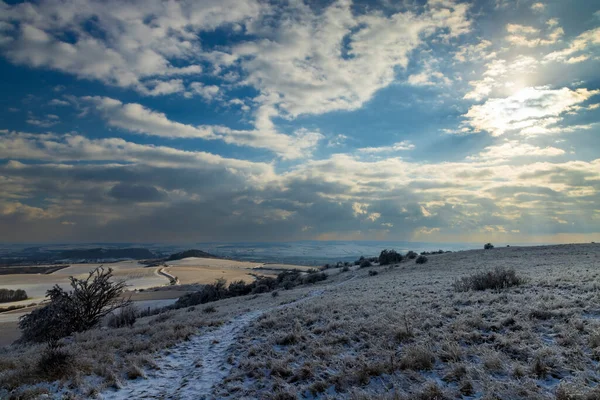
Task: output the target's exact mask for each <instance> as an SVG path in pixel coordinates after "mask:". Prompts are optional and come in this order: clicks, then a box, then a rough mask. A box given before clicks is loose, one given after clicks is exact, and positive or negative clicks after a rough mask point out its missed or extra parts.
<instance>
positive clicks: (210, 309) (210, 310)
mask: <svg viewBox="0 0 600 400" xmlns="http://www.w3.org/2000/svg"><path fill="white" fill-rule="evenodd" d="M202 311H203V312H205V313H207V314H210V313H214V312H217V309H216V308H215V306H207V307H204V309H203V310H202Z"/></svg>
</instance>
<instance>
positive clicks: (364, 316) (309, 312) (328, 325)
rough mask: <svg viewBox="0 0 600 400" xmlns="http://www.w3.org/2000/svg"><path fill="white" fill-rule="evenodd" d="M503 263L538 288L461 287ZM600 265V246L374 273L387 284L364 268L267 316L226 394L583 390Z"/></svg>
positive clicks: (448, 259) (597, 317)
mask: <svg viewBox="0 0 600 400" xmlns="http://www.w3.org/2000/svg"><path fill="white" fill-rule="evenodd" d="M495 266H501V267H509V268H515V269H516V270H517V271H518V272H519V274H521V275H523V276H525V277H526V278H527V279H528V282H527V283H526V284H525V285H523V286H520V287H517V288H510V289H508V290H505V291H503V292H493V291H484V292H467V293H457V292H454V291H453V289H452V283H453V282H454V280H455V279H456V278H458V277H461V276H465V275H470V274H472V273H474V272H477V271H480V270H487V269H490V268H493V267H495ZM598 267H600V246H599V245H565V246H549V247H535V248H502V249H493V250H488V251H483V250H481V251H468V252H460V253H453V254H445V255H437V256H430V257H429V262H428V263H427V264H425V265H422V266H419V265H416V264H414V262H412V261H411V262H405V263H402V264H400V266H398V267H392V268H386V267H373V268H370V269H373V270H378V271H379V274H378V275H377V276H368V273H367V272H368V271H367V270H368V269H366V270H360V271H358V273H359V274H360V278H361V279H354V280H353V281H351V282H349V283H348V284H347V285H342V286H339V287H337V288H336V289H335V290H330V291H328V292H327V293H325V295H324V296H323V298H322V299H319V300H318V301H313V302H310V303H305V304H302V305H298V306H296V307H293V308H291V309H289V310H285V311H276V312H272V313H270V314H267V315H265V316H263V317H262V318H261V319H260V320H259V321H258V322H257V323H256V324H255V325H254V327H253V328H252V329H251V330H250V331H249V332H248V333H247V335H246V336H245V339H244V340H243V341H241V342H240V343H239V345H238V348H237V355H238V361H239V363H238V365H237V366H236V367H235V368H234V369H233V370H232V373H231V375H230V376H229V378H228V380H227V382H226V383H225V384H223V385H221V390H220V392H219V394H220V396H222V397H230V398H244V397H246V398H280V399H285V398H293V396H295V395H296V394H303V395H305V396H307V397H311V396H315V395H316V396H317V397H324V398H327V396H329V398H352V399H362V398H375V399H387V398H406V399H414V398H416V399H419V398H422V399H444V398H449V399H453V398H484V399H492V398H500V399H517V398H523V399H525V398H526V399H554V398H561V397H560V396H566V395H567V394H569V395H573V394H575V393H580V394H582V393H584V392H586V391H589V390H592V389H591V387H593V386H596V385H597V384H598V383H599V382H600V375H599V373H598V363H597V360H599V359H600V296H599V293H600V292H599V291H598V289H600V285H599V283H598V278H599V272H600V271H599V270H598ZM348 273H356V272H353V271H350V272H347V274H348ZM289 396H292V397H289ZM596 396H598V392H596ZM563 398H565V399H566V398H572V397H563ZM590 398H591V397H590ZM593 398H597V397H593Z"/></svg>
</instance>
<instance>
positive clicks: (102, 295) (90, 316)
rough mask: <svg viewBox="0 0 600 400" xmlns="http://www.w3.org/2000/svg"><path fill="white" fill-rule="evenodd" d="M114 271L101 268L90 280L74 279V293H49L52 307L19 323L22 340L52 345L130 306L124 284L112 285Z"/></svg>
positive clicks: (72, 285) (43, 309)
mask: <svg viewBox="0 0 600 400" xmlns="http://www.w3.org/2000/svg"><path fill="white" fill-rule="evenodd" d="M111 278H112V269H110V268H109V269H108V270H105V269H104V268H102V267H98V268H96V269H94V270H93V271H91V272H90V273H89V275H88V277H87V278H86V279H81V280H80V279H77V278H74V277H70V278H69V279H70V280H71V287H72V288H73V290H72V291H70V292H66V291H64V290H63V289H62V288H61V287H60V286H58V285H56V286H54V288H52V289H50V290H48V292H47V296H48V297H50V304H48V305H47V306H45V307H42V308H39V309H37V310H34V311H32V312H31V313H29V314H27V315H24V316H23V317H21V319H20V320H19V328H20V329H21V331H22V338H21V339H22V341H25V342H48V343H50V344H51V345H55V344H56V343H57V341H58V340H59V339H60V338H63V337H65V336H69V335H71V334H72V333H75V332H83V331H85V330H88V329H90V328H92V327H94V326H96V325H97V324H98V322H99V321H100V320H101V319H103V318H104V317H106V316H107V315H108V314H110V313H111V312H113V311H114V310H116V309H117V308H119V307H123V306H125V305H126V304H127V303H126V302H124V301H122V300H121V299H120V296H121V294H122V293H123V290H124V288H125V283H124V282H112V281H111Z"/></svg>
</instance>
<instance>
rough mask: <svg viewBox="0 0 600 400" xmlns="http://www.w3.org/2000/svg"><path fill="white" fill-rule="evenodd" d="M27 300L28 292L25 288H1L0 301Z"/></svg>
mask: <svg viewBox="0 0 600 400" xmlns="http://www.w3.org/2000/svg"><path fill="white" fill-rule="evenodd" d="M21 300H27V293H26V292H25V291H24V290H23V289H17V290H11V289H0V303H9V302H11V301H21Z"/></svg>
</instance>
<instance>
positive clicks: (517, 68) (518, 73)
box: [463, 55, 539, 101]
mask: <svg viewBox="0 0 600 400" xmlns="http://www.w3.org/2000/svg"><path fill="white" fill-rule="evenodd" d="M538 64H539V61H537V59H535V58H533V57H531V56H525V55H518V56H517V57H515V58H514V59H513V60H511V61H510V62H507V61H506V60H504V59H495V60H492V61H491V62H489V63H488V64H487V68H486V70H485V71H484V72H483V79H480V80H476V81H470V82H469V85H470V86H472V87H473V89H471V90H470V91H469V92H467V93H466V94H465V95H464V97H463V98H464V99H467V100H475V101H480V100H483V99H485V98H488V97H489V96H490V94H491V93H492V92H493V91H494V89H496V88H498V87H507V86H509V85H510V84H511V83H512V82H513V81H512V80H513V79H514V80H517V81H519V80H522V79H524V77H525V76H526V75H527V74H531V73H533V72H535V70H536V68H537V66H538Z"/></svg>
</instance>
